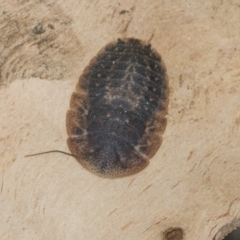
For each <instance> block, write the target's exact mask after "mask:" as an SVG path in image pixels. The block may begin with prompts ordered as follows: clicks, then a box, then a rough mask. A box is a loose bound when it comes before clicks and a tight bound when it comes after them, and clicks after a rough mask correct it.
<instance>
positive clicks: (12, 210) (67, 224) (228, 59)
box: [0, 0, 240, 240]
mask: <svg viewBox="0 0 240 240" xmlns="http://www.w3.org/2000/svg"><path fill="white" fill-rule="evenodd" d="M239 11H240V5H239V2H238V1H221V0H214V1H204V0H199V1H191V0H186V1H174V0H170V1H157V0H148V1H143V0H142V1H140V0H139V1H136V0H123V1H110V0H102V1H97V0H95V1H89V0H83V1H74V0H70V1H63V0H58V1H40V0H39V1H37V0H36V1H20V0H19V1H17V0H13V1H4V0H1V1H0V52H1V57H0V74H1V75H0V81H1V86H0V110H1V113H0V123H1V133H0V154H1V155H0V156H1V161H0V170H1V175H0V189H1V195H0V226H1V227H0V238H1V239H36V240H40V239H53V240H61V239H64V240H65V239H93V240H95V239H99V240H102V239H119V240H121V239H124V240H125V239H129V240H130V239H131V240H132V239H133V240H135V239H143V240H146V239H151V240H157V239H162V234H163V232H165V231H166V230H167V229H169V228H171V227H180V228H182V229H183V231H184V239H185V240H193V239H196V240H206V239H208V240H211V239H213V238H214V236H215V235H216V234H217V235H216V239H221V238H222V237H223V235H224V234H226V233H227V232H228V231H230V230H229V229H231V228H234V227H236V226H238V225H240V221H239V219H240V216H239V212H240V191H239V185H240V177H239V175H240V159H239V158H240V157H239V156H240V148H239V146H240V137H239V136H240V84H239V83H240V69H239V66H240V58H239V55H240V32H239V29H240V13H239ZM118 37H135V38H140V39H142V40H144V41H149V42H150V43H151V44H152V45H153V47H154V48H155V49H156V50H157V51H158V52H159V53H160V54H161V55H162V57H163V59H164V62H165V64H166V66H167V69H168V75H169V85H170V92H171V93H170V104H169V114H168V126H167V129H166V132H165V134H164V135H163V138H164V140H163V144H162V146H161V148H160V150H159V151H158V153H157V154H156V156H155V157H154V158H153V159H152V160H151V162H150V165H149V166H148V167H147V168H146V169H145V170H143V171H142V172H140V173H139V174H136V175H133V176H130V177H127V178H122V179H114V180H112V179H110V180H108V179H102V178H99V177H97V176H95V175H93V174H91V173H89V172H88V171H86V170H85V169H83V168H82V167H81V166H80V165H79V164H78V163H77V162H76V161H75V160H74V159H73V158H71V157H68V156H65V155H61V154H48V155H41V156H36V157H33V158H24V155H26V154H30V153H35V152H41V151H48V150H53V149H59V150H64V151H68V149H67V145H66V138H67V134H66V128H65V115H66V111H67V110H68V107H69V101H70V95H71V93H72V92H73V91H74V89H75V85H76V83H77V81H78V77H79V76H80V74H81V72H82V71H83V69H84V68H85V66H86V65H87V64H88V62H89V61H90V59H91V58H92V57H93V56H94V55H95V54H96V53H97V52H98V51H99V49H101V48H102V47H103V46H104V45H105V44H107V43H108V42H110V41H112V40H114V39H116V38H118ZM226 224H229V226H230V227H229V228H227V230H226V229H225V228H222V227H223V226H225V225H226ZM221 228H222V229H221ZM219 229H221V230H220V232H219V233H217V232H218V231H219Z"/></svg>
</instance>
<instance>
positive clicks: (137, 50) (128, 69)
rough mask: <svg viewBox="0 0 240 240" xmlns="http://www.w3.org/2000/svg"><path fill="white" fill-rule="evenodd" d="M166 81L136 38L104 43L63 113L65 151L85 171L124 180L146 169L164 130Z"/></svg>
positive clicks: (155, 59)
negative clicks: (65, 112)
mask: <svg viewBox="0 0 240 240" xmlns="http://www.w3.org/2000/svg"><path fill="white" fill-rule="evenodd" d="M167 105H168V79H167V75H166V69H165V66H164V63H163V62H162V60H161V57H160V55H159V54H158V53H157V52H156V51H154V50H153V49H152V48H151V45H149V44H144V43H143V42H141V41H140V40H137V39H123V40H118V41H116V42H113V43H110V44H108V45H107V46H106V47H105V48H103V49H102V50H101V51H100V52H99V53H98V54H97V56H96V57H94V58H93V59H92V60H91V62H90V64H89V65H88V66H87V67H86V69H85V70H84V73H83V74H82V75H81V77H80V80H79V82H78V84H77V90H76V92H74V93H73V94H72V98H71V103H70V108H71V110H69V111H68V112H67V131H68V135H69V138H68V146H69V149H70V151H71V152H72V154H73V155H74V156H75V158H76V159H77V160H78V162H79V163H81V164H82V165H83V166H84V167H85V168H87V169H88V170H89V171H91V172H93V173H95V174H97V175H99V176H102V177H109V178H114V177H123V176H127V175H131V174H134V173H136V172H139V171H140V170H142V169H143V168H145V167H146V166H147V165H148V163H149V159H150V158H152V157H153V156H154V154H155V153H156V151H157V150H158V148H159V147H160V145H161V142H162V137H161V134H162V133H163V132H164V130H165V127H166V122H167V121H166V118H165V115H166V113H167Z"/></svg>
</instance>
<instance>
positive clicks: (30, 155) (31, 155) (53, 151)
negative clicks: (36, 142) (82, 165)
mask: <svg viewBox="0 0 240 240" xmlns="http://www.w3.org/2000/svg"><path fill="white" fill-rule="evenodd" d="M48 153H62V154H65V155H68V156H71V157H74V155H72V154H70V153H67V152H63V151H60V150H52V151H47V152H40V153H34V154H28V155H25V156H24V157H33V156H37V155H42V154H48Z"/></svg>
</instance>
